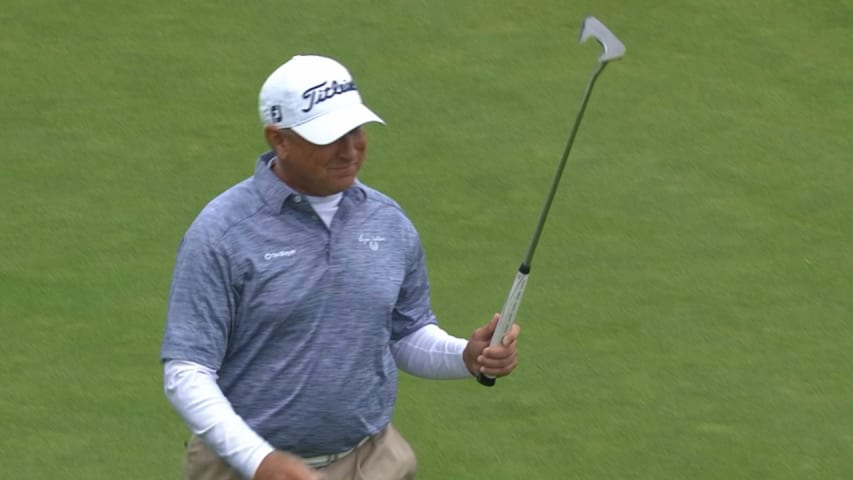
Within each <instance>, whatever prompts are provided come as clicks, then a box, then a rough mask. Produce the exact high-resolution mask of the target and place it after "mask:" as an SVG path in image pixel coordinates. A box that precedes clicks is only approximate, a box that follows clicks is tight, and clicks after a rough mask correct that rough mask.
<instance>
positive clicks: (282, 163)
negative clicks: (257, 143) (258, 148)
mask: <svg viewBox="0 0 853 480" xmlns="http://www.w3.org/2000/svg"><path fill="white" fill-rule="evenodd" d="M278 134H279V135H280V137H279V138H278V140H279V142H278V143H276V144H274V145H273V147H274V148H275V151H276V155H277V157H278V160H276V164H275V167H274V170H275V172H276V174H277V175H278V176H279V178H281V179H282V180H284V182H285V183H287V184H288V185H289V186H290V187H291V188H293V189H295V190H297V191H299V192H302V193H304V194H306V195H314V196H318V197H321V196H327V195H332V194H335V193H338V192H342V191H344V190H346V189H347V188H349V187H350V186H351V185H352V184H353V182H355V178H356V176H357V175H358V171H359V170H361V164H362V163H364V155H365V152H366V150H367V138H366V137H365V134H364V129H363V128H362V127H358V128H356V129H354V130H351V131H350V132H349V133H347V134H346V135H344V136H343V137H341V138H339V139H337V140H336V141H334V142H332V143H330V144H329V145H315V144H313V143H311V142H309V141H307V140H305V139H304V138H302V137H300V136H299V135H297V134H296V133H295V132H292V131H290V130H279V131H278Z"/></svg>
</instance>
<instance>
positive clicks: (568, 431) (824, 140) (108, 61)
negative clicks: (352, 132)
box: [0, 0, 853, 480]
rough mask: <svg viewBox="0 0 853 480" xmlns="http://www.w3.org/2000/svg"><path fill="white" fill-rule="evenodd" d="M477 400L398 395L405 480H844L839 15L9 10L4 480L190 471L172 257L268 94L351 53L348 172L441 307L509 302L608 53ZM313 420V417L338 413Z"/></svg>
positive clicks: (699, 9)
mask: <svg viewBox="0 0 853 480" xmlns="http://www.w3.org/2000/svg"><path fill="white" fill-rule="evenodd" d="M588 14H592V15H595V16H596V17H598V18H599V19H600V20H601V21H603V22H604V23H605V24H606V25H607V26H608V27H609V28H610V29H611V30H612V31H613V32H614V33H615V34H616V35H617V36H619V38H620V39H621V40H622V41H623V42H624V43H625V45H626V47H627V54H626V56H625V58H624V59H623V60H621V61H619V62H617V63H614V64H612V65H610V66H609V67H608V68H607V69H606V70H605V72H604V73H603V74H602V76H601V78H600V79H599V80H598V83H597V84H596V90H595V91H594V93H593V95H592V98H591V100H590V103H589V106H588V109H587V113H586V116H585V118H584V122H583V125H582V126H581V129H580V132H579V134H578V137H577V140H576V142H575V146H574V149H573V151H572V155H571V157H570V158H569V164H568V167H567V169H566V172H565V174H564V177H563V180H562V183H561V187H560V191H559V192H558V194H557V197H556V198H555V200H554V204H553V206H552V210H551V215H550V217H549V220H548V223H547V225H546V227H545V230H544V233H543V236H542V239H541V241H540V243H539V248H538V250H537V253H536V258H535V260H534V262H533V271H532V274H531V277H530V282H529V284H528V288H527V292H526V295H525V300H524V304H523V305H522V307H521V310H520V313H519V319H518V321H519V323H520V324H522V327H523V335H522V341H521V344H520V347H521V349H522V350H521V351H522V360H521V361H522V363H521V365H520V367H519V368H518V370H517V371H516V373H515V374H514V375H513V376H511V377H508V378H506V379H503V380H501V381H500V382H499V383H498V386H497V387H496V388H494V389H486V388H483V387H481V386H479V385H477V384H476V382H474V381H458V382H454V381H445V382H434V381H425V380H420V379H415V378H412V377H408V376H403V377H402V379H401V387H400V392H399V398H398V404H397V410H396V414H395V420H394V421H395V424H396V425H397V426H398V428H399V429H400V430H401V431H402V432H403V433H404V434H405V435H406V436H407V438H408V439H409V440H410V441H411V443H412V445H413V446H414V448H415V450H416V452H417V454H418V457H419V462H420V463H419V476H418V478H423V479H433V478H451V479H473V478H490V479H494V480H498V479H517V478H520V477H526V478H537V479H560V478H575V479H589V480H603V479H649V480H651V479H655V480H658V479H686V478H689V479H727V480H730V479H757V478H766V479H771V478H772V479H817V478H820V479H844V478H851V477H853V462H851V458H853V385H851V374H853V353H851V348H850V346H851V345H853V300H851V298H853V297H851V292H853V275H851V271H853V251H851V250H853V249H851V240H850V239H851V237H853V223H851V221H850V219H851V207H853V194H851V189H850V186H851V185H853V174H851V168H850V153H851V140H850V139H851V135H850V132H849V130H850V126H851V123H850V118H851V112H853V42H851V40H853V2H851V1H850V0H836V1H828V0H819V1H813V2H804V1H787V2H783V1H776V0H768V1H762V2H757V1H729V0H705V1H698V0H696V1H693V0H682V1H664V0H660V1H653V2H636V1H634V2H624V1H621V2H620V1H580V2H571V3H570V4H566V2H557V1H551V0H531V1H527V2H490V1H483V0H471V1H466V2H454V1H448V0H434V1H430V2H426V1H400V2H381V1H377V0H357V1H352V2H346V3H345V2H332V1H328V0H320V1H313V2H294V1H282V2H270V1H265V0H260V1H255V2H224V1H204V2H202V1H197V0H188V1H184V2H167V1H161V0H151V1H148V2H130V1H125V0H113V1H105V0H80V1H76V2H62V1H56V0H26V1H24V0H6V1H5V2H4V7H3V8H2V9H0V98H2V103H1V104H0V105H1V106H0V145H2V147H0V331H2V335H0V356H2V359H3V360H2V361H0V425H2V432H3V434H2V435H0V478H20V479H58V478H62V479H65V478H67V479H87V480H92V479H114V478H123V479H152V478H164V479H165V478H179V477H180V475H181V473H180V472H181V470H180V469H181V462H182V458H183V444H184V441H185V440H186V439H187V436H188V435H187V431H186V429H185V427H184V426H183V424H182V422H181V421H180V419H179V418H178V417H177V415H176V414H175V413H174V412H173V411H172V409H171V407H170V406H169V404H168V402H167V401H166V400H165V397H164V396H163V394H162V386H161V385H162V380H161V367H160V363H159V360H158V352H159V344H160V338H161V335H162V329H163V323H164V316H165V305H166V299H167V295H168V289H169V283H170V276H171V269H172V264H173V261H174V256H175V251H176V248H177V245H178V242H179V241H180V238H181V236H182V235H183V233H184V230H185V229H186V228H187V226H188V225H189V224H190V222H191V221H192V220H193V218H194V217H195V216H196V214H197V213H198V212H199V211H200V209H201V208H202V207H203V206H204V205H205V204H206V203H207V202H208V201H209V200H210V199H212V198H213V197H214V196H216V195H217V194H218V193H220V192H222V191H223V190H225V189H226V188H228V187H229V186H231V185H232V184H234V183H237V182H238V181H240V180H242V179H244V178H246V177H248V176H249V175H251V173H252V171H253V167H254V163H255V159H256V158H257V156H258V155H259V154H260V153H262V152H263V151H264V150H265V143H264V140H263V137H262V135H261V127H260V121H259V119H258V113H257V95H258V91H259V89H260V86H261V84H262V82H263V80H264V79H265V78H266V76H267V75H268V74H269V73H270V72H272V71H273V70H274V69H275V68H276V67H278V65H280V64H281V63H283V62H284V61H286V60H287V59H288V58H290V57H291V56H292V55H294V54H297V53H320V54H324V55H329V56H333V57H336V58H338V59H339V60H341V61H342V62H343V63H344V64H346V65H347V66H348V67H349V68H350V70H351V71H352V72H353V74H354V76H355V78H356V80H357V82H358V84H359V88H360V90H361V93H362V95H363V97H364V99H365V101H366V102H367V103H368V104H369V105H370V106H371V108H373V109H374V110H375V111H376V112H377V113H379V114H380V115H381V116H382V117H383V118H384V119H385V120H386V121H387V124H388V125H387V126H386V127H379V126H370V127H368V136H369V154H368V159H367V162H366V163H365V167H364V169H363V170H362V175H361V180H362V181H364V182H365V183H367V184H369V185H371V186H373V187H375V188H377V189H379V190H381V191H383V192H385V193H387V194H389V195H391V196H392V197H393V198H395V199H396V200H397V201H398V202H399V203H400V204H401V205H402V206H403V208H404V209H405V210H406V212H407V213H408V214H409V216H410V217H411V218H412V220H413V221H414V222H415V225H416V226H417V227H418V229H419V231H420V233H421V235H422V240H423V243H424V248H425V250H426V254H427V263H428V268H429V270H430V278H431V287H432V293H433V298H432V300H433V308H434V310H435V311H436V313H437V315H438V316H439V320H440V322H441V324H442V326H443V327H444V328H445V329H447V330H448V331H450V332H452V333H454V334H457V335H458V336H462V337H467V336H468V335H469V334H470V332H471V331H472V330H473V329H474V328H476V327H477V326H478V325H480V324H481V323H483V322H485V321H486V320H488V319H489V318H490V316H491V314H492V313H493V312H495V311H498V310H500V308H501V306H502V304H503V301H504V298H505V296H506V294H507V292H508V289H509V287H510V284H511V281H512V278H513V275H514V273H515V270H516V269H517V267H518V264H519V263H520V261H521V260H522V257H523V254H524V252H525V249H526V247H527V242H528V241H529V238H530V234H531V232H532V230H533V227H534V225H535V221H536V218H537V216H538V214H539V211H540V209H541V206H542V202H543V200H544V198H545V194H546V192H547V188H548V185H549V182H550V180H551V177H552V175H553V173H554V169H555V168H556V165H557V162H558V160H559V157H560V154H561V152H562V150H563V147H564V145H565V141H566V139H567V136H568V133H569V129H570V127H571V123H572V120H573V119H574V116H575V113H576V111H577V108H578V104H579V101H580V98H581V95H582V93H583V89H584V87H585V84H586V82H587V79H588V77H589V74H590V73H591V71H592V70H593V68H594V67H595V65H596V59H597V57H598V55H599V54H600V52H601V50H600V47H599V46H598V45H597V44H596V43H595V42H589V43H586V44H579V43H578V41H577V36H578V34H579V30H580V25H581V21H582V20H583V18H584V17H585V16H586V15H588ZM330 428H333V427H330Z"/></svg>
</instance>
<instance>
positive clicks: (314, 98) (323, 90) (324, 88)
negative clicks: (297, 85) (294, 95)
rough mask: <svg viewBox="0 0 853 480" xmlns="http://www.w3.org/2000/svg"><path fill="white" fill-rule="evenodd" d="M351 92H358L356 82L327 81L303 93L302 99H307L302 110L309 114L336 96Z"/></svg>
mask: <svg viewBox="0 0 853 480" xmlns="http://www.w3.org/2000/svg"><path fill="white" fill-rule="evenodd" d="M351 90H358V88H356V86H355V82H353V81H352V80H349V81H342V82H338V81H336V80H332V81H331V82H328V81H326V82H323V83H320V84H317V85H314V86H313V87H311V88H309V89H308V90H305V92H304V93H302V98H304V99H305V107H303V108H302V111H303V112H305V113H308V112H310V111H311V109H313V108H314V106H316V105H319V104H321V103H323V102H325V101H326V100H328V99H330V98H332V97H334V96H335V95H340V94H342V93H346V92H349V91H351Z"/></svg>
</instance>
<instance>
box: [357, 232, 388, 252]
mask: <svg viewBox="0 0 853 480" xmlns="http://www.w3.org/2000/svg"><path fill="white" fill-rule="evenodd" d="M358 241H359V242H361V244H362V245H367V246H368V247H370V249H371V250H373V251H374V252H375V251H377V250H379V243H380V242H384V241H385V237H383V236H381V235H365V234H363V233H362V234H361V235H359V236H358Z"/></svg>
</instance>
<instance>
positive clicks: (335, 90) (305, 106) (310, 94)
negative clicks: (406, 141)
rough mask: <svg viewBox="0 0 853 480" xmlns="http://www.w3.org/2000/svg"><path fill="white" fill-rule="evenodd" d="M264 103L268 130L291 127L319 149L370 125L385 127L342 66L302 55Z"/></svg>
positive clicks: (267, 89) (282, 70)
mask: <svg viewBox="0 0 853 480" xmlns="http://www.w3.org/2000/svg"><path fill="white" fill-rule="evenodd" d="M259 100H260V101H259V104H260V105H259V108H260V113H261V121H262V122H263V124H264V125H275V126H277V127H278V128H290V129H292V130H293V131H295V132H296V133H298V134H299V136H301V137H302V138H304V139H306V140H308V141H309V142H311V143H313V144H316V145H328V144H330V143H332V142H334V141H335V140H337V139H339V138H341V137H342V136H344V134H346V133H347V132H349V131H350V130H352V129H354V128H356V127H358V126H361V125H364V124H365V123H369V122H378V123H382V124H384V123H385V122H384V121H382V119H381V118H379V117H378V116H377V115H376V114H375V113H373V112H371V111H370V109H368V108H367V107H366V106H364V104H363V103H361V95H359V94H358V89H357V88H356V85H355V82H354V81H353V79H352V75H350V73H349V72H348V71H347V69H346V68H345V67H344V66H343V65H341V64H340V63H338V62H336V61H335V60H332V59H331V58H326V57H320V56H316V55H297V56H295V57H293V58H291V59H290V60H288V61H287V62H286V63H285V64H284V65H282V66H280V67H278V69H276V71H274V72H273V73H272V74H271V75H270V76H269V78H267V80H266V81H265V82H264V85H263V86H262V87H261V94H260V99H259Z"/></svg>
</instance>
